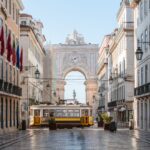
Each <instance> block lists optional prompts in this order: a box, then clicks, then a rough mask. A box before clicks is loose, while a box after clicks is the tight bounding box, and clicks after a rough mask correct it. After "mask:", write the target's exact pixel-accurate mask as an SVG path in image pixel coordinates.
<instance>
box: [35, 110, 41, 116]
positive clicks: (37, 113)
mask: <svg viewBox="0 0 150 150" xmlns="http://www.w3.org/2000/svg"><path fill="white" fill-rule="evenodd" d="M34 116H35V117H38V116H40V110H39V109H37V110H34Z"/></svg>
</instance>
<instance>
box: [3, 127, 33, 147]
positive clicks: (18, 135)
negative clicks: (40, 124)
mask: <svg viewBox="0 0 150 150" xmlns="http://www.w3.org/2000/svg"><path fill="white" fill-rule="evenodd" d="M32 135H33V131H31V130H26V131H23V130H21V131H15V132H11V133H6V134H2V135H0V149H2V148H4V147H6V146H9V145H12V144H14V143H17V142H19V141H20V140H22V139H24V138H27V137H31V136H32Z"/></svg>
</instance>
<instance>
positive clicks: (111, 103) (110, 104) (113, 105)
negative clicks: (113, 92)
mask: <svg viewBox="0 0 150 150" xmlns="http://www.w3.org/2000/svg"><path fill="white" fill-rule="evenodd" d="M115 106H117V101H112V102H109V103H108V107H115Z"/></svg>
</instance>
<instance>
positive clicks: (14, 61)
mask: <svg viewBox="0 0 150 150" xmlns="http://www.w3.org/2000/svg"><path fill="white" fill-rule="evenodd" d="M12 63H13V65H16V51H15V41H13V52H12Z"/></svg>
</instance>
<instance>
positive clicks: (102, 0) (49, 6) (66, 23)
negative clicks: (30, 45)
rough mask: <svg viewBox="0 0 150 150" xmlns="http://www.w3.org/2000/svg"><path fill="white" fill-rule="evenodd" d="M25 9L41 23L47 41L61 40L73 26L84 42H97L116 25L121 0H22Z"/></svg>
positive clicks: (57, 41)
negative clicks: (81, 35) (83, 38)
mask: <svg viewBox="0 0 150 150" xmlns="http://www.w3.org/2000/svg"><path fill="white" fill-rule="evenodd" d="M22 1H23V3H24V6H25V9H24V12H26V13H29V14H31V15H32V16H33V17H34V18H35V19H38V20H39V19H40V20H41V21H42V22H43V24H44V34H45V36H46V38H47V42H51V43H53V44H55V43H63V42H64V41H65V38H66V36H67V34H70V33H71V32H72V31H73V30H74V29H76V30H77V31H78V32H79V33H81V34H83V35H84V37H85V40H86V41H87V43H89V42H90V43H98V44H99V43H100V42H101V40H102V38H103V36H104V35H105V34H108V33H110V32H112V31H113V29H114V28H115V27H116V14H117V11H118V8H119V5H120V1H121V0H22Z"/></svg>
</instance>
